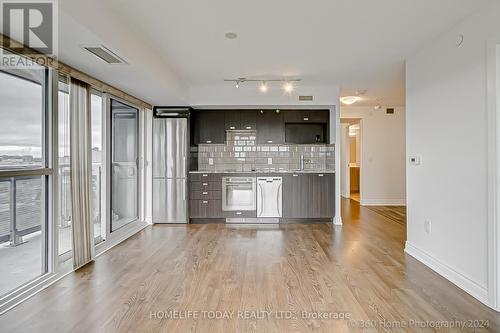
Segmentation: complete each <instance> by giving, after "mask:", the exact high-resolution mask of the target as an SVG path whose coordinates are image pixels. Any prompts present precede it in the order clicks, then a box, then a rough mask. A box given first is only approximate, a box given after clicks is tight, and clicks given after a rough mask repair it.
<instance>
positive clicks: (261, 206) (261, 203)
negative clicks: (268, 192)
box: [257, 184, 264, 217]
mask: <svg viewBox="0 0 500 333" xmlns="http://www.w3.org/2000/svg"><path fill="white" fill-rule="evenodd" d="M259 188H260V198H259V199H260V203H259V204H258V205H257V206H258V207H260V211H259V213H258V214H257V216H258V217H260V216H261V215H262V211H263V210H264V188H263V187H262V184H259Z"/></svg>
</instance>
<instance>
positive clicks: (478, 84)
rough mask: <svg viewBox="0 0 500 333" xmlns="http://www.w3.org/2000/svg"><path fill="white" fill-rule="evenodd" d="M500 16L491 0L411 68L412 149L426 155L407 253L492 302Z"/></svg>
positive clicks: (417, 179) (411, 195) (499, 6)
mask: <svg viewBox="0 0 500 333" xmlns="http://www.w3.org/2000/svg"><path fill="white" fill-rule="evenodd" d="M499 18H500V3H498V2H495V3H492V4H491V5H488V6H487V7H486V8H484V9H482V10H481V11H480V12H478V13H476V14H474V15H473V16H471V17H469V18H468V19H466V20H465V21H463V22H462V23H461V24H459V25H458V26H456V27H454V28H453V29H451V30H450V31H449V32H447V33H445V34H444V35H442V36H440V37H439V38H438V39H436V40H435V41H433V42H432V43H430V44H429V45H427V46H426V47H425V48H423V49H422V50H420V51H419V52H418V53H417V54H415V55H413V56H411V57H409V58H408V59H407V72H406V78H407V82H406V89H407V96H406V103H407V105H406V107H407V115H406V118H407V121H406V130H407V132H406V135H407V152H408V154H415V155H420V156H421V158H422V164H421V165H419V166H409V167H408V169H407V181H408V183H407V189H408V237H407V238H408V240H407V246H406V251H407V252H408V253H409V254H411V255H412V256H415V257H416V258H417V259H419V260H421V261H423V262H424V263H426V264H427V265H429V266H430V267H431V268H433V269H434V270H436V271H437V272H438V273H440V274H442V275H444V276H445V277H447V278H448V279H450V280H451V281H452V282H454V283H455V284H457V285H459V286H460V287H462V288H463V289H465V290H466V291H467V292H469V293H470V294H472V295H473V296H475V297H476V298H478V299H479V300H481V301H483V302H485V303H487V302H488V300H487V293H488V292H487V288H488V274H487V272H488V265H487V257H488V253H487V244H488V242H487V240H488V238H487V233H488V232H487V230H488V229H487V226H488V224H487V216H488V215H487V209H488V205H487V200H488V197H487V191H488V186H487V185H488V184H487V182H488V180H487V179H488V178H487V177H488V172H487V171H488V169H487V167H488V154H487V149H488V146H487V129H488V126H487V104H486V97H487V86H486V85H487V72H486V68H487V66H486V59H487V55H486V52H487V41H488V40H490V39H497V40H498V39H499V38H500V19H499ZM460 34H462V35H463V36H464V42H463V44H462V45H461V46H460V47H457V46H456V41H457V36H458V35H460ZM425 220H429V221H430V222H431V225H432V227H431V232H430V233H426V231H425V228H424V222H425Z"/></svg>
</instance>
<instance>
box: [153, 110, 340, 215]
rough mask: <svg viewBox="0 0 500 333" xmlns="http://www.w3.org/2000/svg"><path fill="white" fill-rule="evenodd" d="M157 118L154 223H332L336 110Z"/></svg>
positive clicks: (163, 113) (161, 114) (180, 113)
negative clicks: (332, 112)
mask: <svg viewBox="0 0 500 333" xmlns="http://www.w3.org/2000/svg"><path fill="white" fill-rule="evenodd" d="M153 117H154V118H153V216H152V217H153V223H286V222H332V221H333V219H334V217H335V212H336V210H335V201H336V187H335V145H334V144H333V143H331V140H330V138H331V133H330V131H332V126H331V122H330V110H328V109H293V108H290V109H275V108H272V109H271V108H262V109H260V108H255V109H192V108H183V107H155V108H154V114H153ZM333 131H335V129H333Z"/></svg>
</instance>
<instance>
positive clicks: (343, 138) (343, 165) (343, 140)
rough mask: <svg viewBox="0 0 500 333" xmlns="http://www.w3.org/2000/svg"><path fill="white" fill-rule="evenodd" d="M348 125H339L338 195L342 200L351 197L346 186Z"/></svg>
mask: <svg viewBox="0 0 500 333" xmlns="http://www.w3.org/2000/svg"><path fill="white" fill-rule="evenodd" d="M348 132H349V124H340V145H339V146H338V149H340V178H341V179H340V194H341V195H342V196H343V197H344V198H349V197H350V196H351V191H350V188H349V187H348V186H347V184H348V182H349V180H348V175H349V168H348V166H347V165H348V163H349V142H350V141H349V137H348Z"/></svg>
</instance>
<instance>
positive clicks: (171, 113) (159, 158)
mask: <svg viewBox="0 0 500 333" xmlns="http://www.w3.org/2000/svg"><path fill="white" fill-rule="evenodd" d="M188 115H189V109H172V108H168V109H155V111H154V118H153V223H187V222H188V213H187V209H188V207H187V168H188V164H187V155H188V147H189V143H188V138H189V137H188V135H189V133H188Z"/></svg>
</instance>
